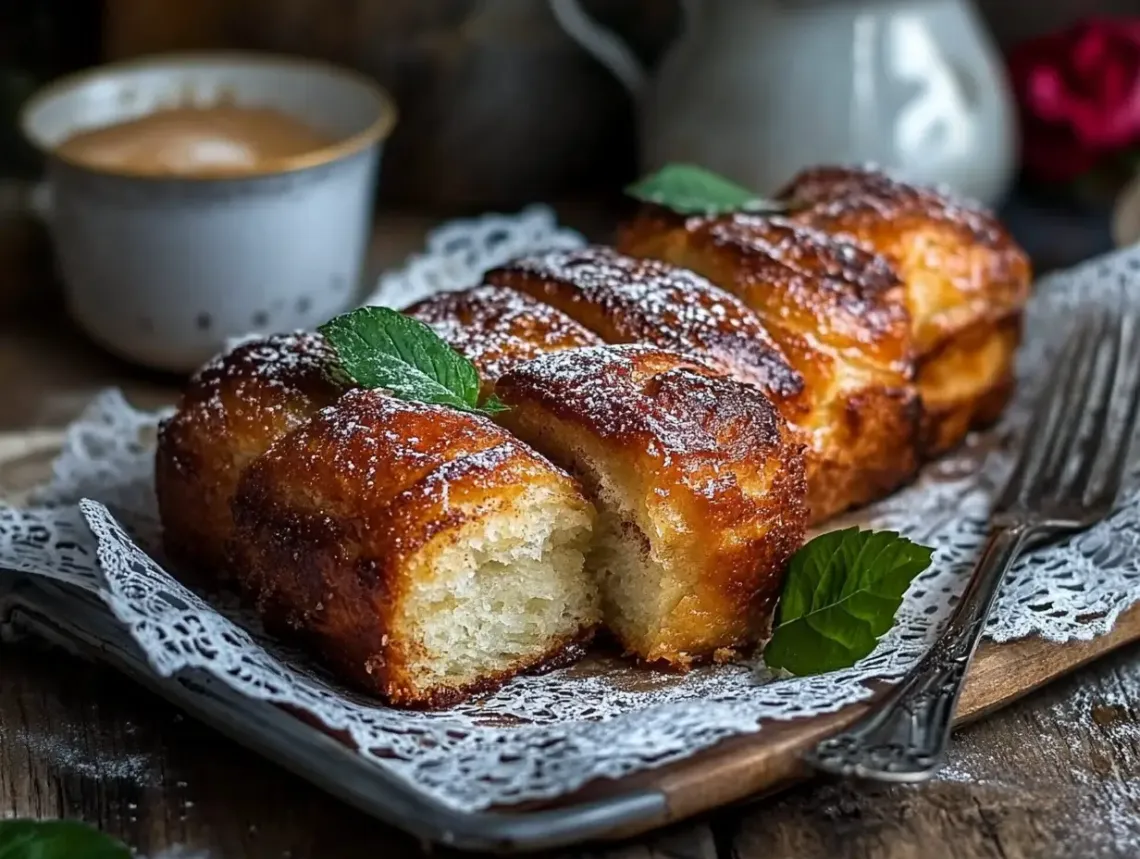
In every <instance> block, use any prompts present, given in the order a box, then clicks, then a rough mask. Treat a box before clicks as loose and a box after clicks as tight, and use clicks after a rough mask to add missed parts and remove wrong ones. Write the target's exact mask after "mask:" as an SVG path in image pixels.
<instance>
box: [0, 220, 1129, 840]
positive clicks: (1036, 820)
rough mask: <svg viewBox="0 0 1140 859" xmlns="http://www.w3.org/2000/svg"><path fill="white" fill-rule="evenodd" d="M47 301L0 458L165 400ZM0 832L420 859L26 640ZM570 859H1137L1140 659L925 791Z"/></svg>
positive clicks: (33, 326)
mask: <svg viewBox="0 0 1140 859" xmlns="http://www.w3.org/2000/svg"><path fill="white" fill-rule="evenodd" d="M424 228H425V222H424V221H423V220H420V219H414V218H413V219H393V218H386V219H384V220H382V221H381V224H380V229H379V230H378V232H377V240H376V242H375V248H374V251H375V252H374V261H375V262H376V264H377V265H384V264H389V263H391V262H393V261H396V260H398V259H400V258H402V257H403V255H404V254H406V253H407V252H408V250H410V249H414V248H415V247H417V246H418V244H419V242H420V240H421V237H422V235H423V230H424ZM33 291H36V290H33ZM43 293H44V294H40V295H34V296H33V300H31V301H30V302H25V305H24V308H23V309H22V310H21V311H19V312H9V313H8V314H7V315H5V316H0V441H2V440H3V439H4V438H9V439H11V438H13V437H16V436H17V435H20V434H23V433H26V432H27V431H28V430H29V429H30V428H35V427H39V428H47V427H58V426H60V425H62V424H63V423H64V422H66V421H67V420H68V419H70V418H71V417H73V416H74V415H75V413H76V411H77V410H78V409H79V408H81V407H82V405H83V403H84V402H85V401H86V400H87V399H88V398H89V397H90V395H91V394H92V393H93V392H94V391H95V390H97V389H99V388H100V387H103V386H105V385H108V384H117V385H120V386H122V387H123V388H124V389H125V390H126V391H127V392H128V394H129V396H130V397H131V398H132V399H133V400H134V401H135V402H136V403H138V404H140V405H156V404H160V403H165V402H169V401H170V400H171V398H172V397H173V395H174V392H175V391H176V389H177V380H176V379H171V378H167V377H162V376H158V375H154V374H149V373H145V372H143V371H140V370H137V369H135V368H132V367H129V366H127V365H125V364H122V363H120V362H117V361H115V360H114V359H111V358H108V357H107V356H105V355H103V354H102V353H100V352H99V351H98V350H96V349H95V348H94V347H92V346H90V345H88V344H87V343H86V342H85V341H84V340H83V339H82V337H80V336H79V335H78V334H77V333H76V332H75V331H74V330H73V329H72V327H71V326H70V324H69V323H68V322H67V321H66V320H65V319H64V317H63V316H62V314H61V312H60V311H59V309H58V306H57V303H56V301H55V300H54V299H53V298H52V296H51V295H50V291H48V290H47V288H46V287H44V289H43ZM4 478H5V475H4V473H3V469H2V468H0V485H3V483H4ZM2 816H33V817H58V816H68V817H81V818H83V819H86V820H88V821H90V822H92V823H94V824H96V825H98V826H100V827H101V828H103V829H104V830H106V831H108V832H110V833H112V834H114V835H116V836H118V837H120V838H122V839H124V840H125V841H126V842H128V843H129V844H130V845H131V846H133V847H135V848H137V849H138V850H139V851H140V853H141V854H142V855H144V856H147V857H151V859H155V857H159V856H163V857H168V859H173V857H182V859H190V857H198V856H201V857H227V859H228V857H251V859H262V857H266V859H268V857H292V859H354V857H375V856H408V857H412V856H417V855H420V854H421V853H423V852H424V849H423V848H422V846H421V845H419V844H417V843H416V842H415V841H413V840H412V839H410V838H409V837H407V836H405V835H403V834H402V833H400V832H399V831H397V830H394V829H391V828H388V827H385V826H383V825H381V824H379V823H376V822H374V821H372V820H370V819H368V818H366V817H365V816H363V815H361V814H359V813H357V812H355V811H353V810H351V809H350V808H348V807H346V806H344V805H341V804H340V803H338V802H337V801H335V800H333V799H331V798H329V797H327V796H326V795H324V794H322V793H321V792H319V791H318V790H317V789H315V788H313V787H311V786H309V785H308V784H307V783H305V782H302V781H301V780H299V779H297V778H295V777H293V776H292V775H289V774H287V773H285V772H284V771H282V770H280V769H278V768H277V767H275V766H273V765H271V764H269V763H267V762H265V761H263V760H262V759H260V758H258V757H256V756H255V755H253V754H251V753H249V752H247V751H245V750H244V749H242V748H240V747H238V746H236V745H234V744H233V743H231V742H230V741H228V740H226V739H224V738H223V737H221V736H220V735H218V734H216V733H214V732H213V731H212V730H210V729H209V728H206V727H204V726H202V725H199V724H197V723H195V722H193V721H191V720H189V719H186V718H183V717H182V716H181V715H180V714H179V713H178V712H177V711H176V710H174V709H173V708H171V707H170V706H169V705H167V704H166V703H164V702H163V701H161V700H159V699H158V698H156V697H154V696H152V695H151V694H149V693H147V692H145V691H143V690H142V689H140V688H138V687H136V686H134V685H133V684H132V683H130V682H129V681H127V680H124V679H122V678H121V677H119V676H117V675H115V674H114V673H113V672H111V671H110V670H107V669H104V668H102V667H97V666H92V665H89V664H86V663H83V662H81V661H79V660H77V659H75V658H73V657H71V656H68V655H65V654H62V653H60V652H58V651H55V650H51V649H48V648H46V647H44V646H41V645H40V644H38V643H36V642H34V641H26V642H20V643H15V644H6V645H3V646H0V817H2ZM572 854H573V855H580V856H585V855H589V856H593V857H600V856H606V857H611V856H612V857H615V859H616V857H623V859H625V857H629V859H634V857H651V856H668V857H677V859H689V857H692V859H761V857H764V859H812V857H821V859H822V857H826V859H840V857H868V859H869V858H870V857H877V858H878V857H881V859H887V857H892V859H910V857H922V859H938V857H943V856H945V857H963V859H982V857H995V859H1017V857H1082V859H1085V857H1088V859H1092V857H1140V646H1133V647H1129V648H1126V649H1124V650H1122V651H1119V652H1117V653H1115V654H1113V655H1111V656H1109V657H1106V658H1105V659H1103V660H1102V661H1100V662H1098V663H1096V664H1094V665H1093V666H1091V667H1088V668H1086V669H1084V670H1083V671H1082V672H1080V673H1078V674H1077V675H1075V676H1073V677H1070V678H1068V679H1065V680H1062V681H1060V682H1058V683H1056V684H1054V685H1053V686H1051V687H1049V688H1047V689H1045V690H1042V691H1040V692H1038V693H1036V694H1034V695H1032V696H1030V697H1029V698H1027V699H1025V700H1023V701H1022V702H1020V703H1018V704H1016V705H1014V706H1012V707H1010V708H1009V709H1007V710H1004V711H1002V712H1000V713H997V714H995V715H993V716H991V717H989V718H988V719H986V720H985V721H983V722H980V723H978V724H975V725H973V726H971V727H969V728H966V729H965V730H963V731H962V732H961V733H960V734H959V735H958V738H957V740H956V742H955V744H954V746H953V748H952V751H951V756H950V761H949V765H948V766H947V768H946V769H945V770H944V771H943V774H942V776H941V778H940V779H939V780H938V781H937V782H935V783H933V784H928V785H924V786H919V787H889V788H888V787H882V786H876V785H865V784H839V783H815V784H810V785H805V786H803V787H801V788H798V789H796V790H793V791H792V792H790V793H786V794H783V795H781V796H779V797H775V798H771V799H766V800H758V801H756V802H754V803H750V804H748V805H742V806H738V807H734V808H729V809H724V810H722V811H720V812H718V813H716V814H715V815H712V816H709V817H706V818H704V819H699V820H695V821H692V822H690V823H687V824H683V825H680V826H677V827H675V828H674V829H672V830H667V831H664V832H661V833H658V834H656V835H653V836H651V837H647V838H642V839H639V840H637V841H636V842H633V843H628V844H622V845H616V846H611V847H605V848H596V849H594V850H591V851H588V852H587V851H578V852H572ZM565 855H571V854H565ZM76 859H82V857H76Z"/></svg>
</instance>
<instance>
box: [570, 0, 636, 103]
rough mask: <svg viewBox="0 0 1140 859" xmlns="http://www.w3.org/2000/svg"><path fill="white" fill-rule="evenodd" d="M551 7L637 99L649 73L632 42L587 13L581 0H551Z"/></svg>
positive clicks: (572, 34) (580, 43)
mask: <svg viewBox="0 0 1140 859" xmlns="http://www.w3.org/2000/svg"><path fill="white" fill-rule="evenodd" d="M550 11H551V12H552V13H553V14H554V17H555V19H556V20H557V21H558V23H559V25H560V26H561V27H562V29H563V30H564V31H565V32H566V35H568V36H569V37H570V38H572V39H573V40H574V41H575V42H577V43H578V44H579V45H581V46H582V47H583V48H585V49H586V51H588V52H589V53H590V54H591V55H592V56H593V57H594V59H596V60H597V61H598V62H599V63H601V64H602V65H603V66H605V67H606V68H607V69H609V70H610V72H611V73H612V74H613V76H614V77H615V78H617V79H618V80H619V81H620V82H621V84H622V85H623V86H624V87H625V88H626V89H627V90H629V93H630V95H632V96H633V97H634V99H637V98H638V97H639V96H640V95H641V93H642V92H643V91H644V90H645V85H646V81H647V79H648V77H649V76H648V73H647V72H646V70H645V67H644V66H643V65H642V64H641V61H640V60H639V59H638V58H637V55H636V54H635V53H634V52H633V50H632V49H631V48H630V47H629V45H627V44H626V43H625V42H623V41H622V40H621V39H620V38H618V36H617V35H616V34H615V33H614V32H613V31H612V30H610V29H608V28H606V27H603V26H602V25H601V24H599V23H598V22H597V21H595V20H594V19H593V18H591V17H590V16H589V15H588V14H586V12H585V10H583V9H582V7H581V5H580V4H579V3H578V0H550Z"/></svg>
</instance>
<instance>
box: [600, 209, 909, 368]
mask: <svg viewBox="0 0 1140 859" xmlns="http://www.w3.org/2000/svg"><path fill="white" fill-rule="evenodd" d="M618 248H619V249H621V250H624V251H626V252H628V253H632V254H635V255H637V256H653V257H656V258H659V259H666V260H675V259H684V260H686V261H687V262H691V263H693V264H695V265H698V266H700V265H701V257H704V256H708V257H712V258H716V259H718V261H720V263H721V267H723V268H724V269H726V270H727V269H729V268H731V270H732V276H731V278H729V276H728V275H727V272H726V271H720V270H719V269H718V272H717V273H718V274H719V275H720V276H721V279H724V280H726V281H728V282H729V283H730V285H729V286H726V285H725V284H724V283H719V282H717V280H716V279H713V278H710V279H712V280H713V282H714V283H717V285H718V286H720V287H721V288H725V289H728V291H729V292H732V293H733V294H734V295H736V296H737V297H738V298H740V299H741V300H742V301H743V302H744V303H745V304H746V305H747V306H748V307H750V308H752V310H754V311H756V312H757V313H759V315H760V317H761V319H762V321H763V322H764V324H765V325H766V326H767V327H768V328H769V330H771V327H772V326H773V325H778V326H779V327H780V328H781V329H783V330H786V331H790V332H793V333H797V334H801V335H803V334H810V335H811V336H812V337H814V338H815V339H818V340H819V341H820V342H821V343H823V344H825V345H827V346H828V347H829V348H831V349H832V350H834V351H835V352H836V353H837V354H839V355H842V356H844V357H848V358H851V359H852V360H856V361H861V362H867V363H871V364H873V365H876V366H881V367H883V368H884V369H889V370H892V371H894V372H896V373H900V374H903V375H906V374H908V373H913V369H914V368H913V358H914V356H913V354H912V347H911V340H910V316H909V314H908V313H907V310H906V306H905V303H904V292H903V284H902V282H901V281H900V280H899V278H898V276H897V275H896V274H895V272H894V270H893V269H892V268H891V266H890V264H889V263H888V262H887V260H886V259H884V258H883V257H881V256H878V255H876V254H873V253H870V252H868V251H867V250H865V249H864V248H861V247H859V246H857V245H854V244H852V243H851V242H844V241H839V240H836V239H834V238H833V237H831V236H829V235H827V234H825V233H822V232H820V231H818V230H813V229H811V228H808V227H804V226H803V225H800V224H796V223H794V222H792V221H789V220H787V219H785V218H774V217H764V216H761V215H751V214H745V213H736V214H729V215H722V216H718V217H712V218H706V217H689V218H682V217H679V216H677V215H674V214H673V213H671V212H668V211H666V210H664V209H661V208H660V207H657V206H647V207H645V208H644V209H643V210H642V211H641V212H640V213H639V214H638V216H637V217H636V218H635V219H634V220H632V221H631V222H630V223H629V224H627V225H625V226H624V227H623V228H622V230H621V232H620V235H619V239H618ZM678 264H680V265H684V266H685V267H686V268H692V267H693V266H692V265H685V263H678ZM695 270H696V271H698V272H699V271H701V269H700V268H697V269H695ZM773 336H775V332H773ZM778 339H779V338H777V341H778Z"/></svg>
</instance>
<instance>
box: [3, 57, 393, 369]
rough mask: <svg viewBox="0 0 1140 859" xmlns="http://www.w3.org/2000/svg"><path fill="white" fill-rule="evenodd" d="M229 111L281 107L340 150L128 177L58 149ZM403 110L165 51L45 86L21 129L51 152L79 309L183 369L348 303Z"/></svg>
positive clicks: (145, 353) (311, 69)
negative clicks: (173, 110)
mask: <svg viewBox="0 0 1140 859" xmlns="http://www.w3.org/2000/svg"><path fill="white" fill-rule="evenodd" d="M221 102H224V103H226V104H232V105H237V106H244V105H249V106H257V107H268V108H274V109H276V110H279V111H281V112H282V113H285V114H287V115H289V116H292V117H294V118H297V119H299V120H301V121H302V122H304V123H306V124H307V125H309V126H310V127H312V128H314V129H316V130H318V131H321V132H324V133H325V134H326V135H327V136H329V137H330V138H331V139H332V140H333V142H332V143H331V144H329V145H327V146H324V147H321V148H319V149H315V150H313V151H311V152H306V153H303V154H302V155H299V156H296V157H294V158H291V159H287V160H282V161H277V162H274V163H273V165H272V168H271V169H268V170H265V171H262V172H258V173H253V174H250V175H242V176H240V177H225V178H195V177H181V176H179V177H170V176H162V177H155V176H147V175H141V174H139V175H131V173H130V172H129V170H127V169H119V168H116V169H114V170H107V169H101V168H98V167H92V166H89V165H85V164H82V163H76V162H74V161H67V160H64V159H63V158H62V157H60V156H59V155H58V154H57V153H56V152H55V149H56V147H57V146H58V145H59V144H60V143H62V142H63V141H64V140H66V139H67V138H68V137H70V136H71V135H73V134H75V133H77V132H79V131H84V130H88V129H92V128H99V127H103V126H108V125H113V124H116V123H120V122H124V121H127V120H130V119H135V118H138V117H140V116H144V115H146V114H148V113H151V112H154V111H155V110H158V109H161V108H168V107H185V106H190V105H193V106H199V107H205V106H209V105H211V104H217V103H221ZM395 114H396V111H395V107H394V106H393V104H392V101H391V99H390V98H389V97H388V96H387V95H386V94H385V93H384V91H383V90H381V89H380V88H379V87H378V86H376V85H375V84H373V83H372V82H371V81H370V80H368V79H367V78H364V77H362V76H359V75H356V74H355V73H352V72H349V71H346V70H343V69H340V68H337V67H335V66H330V65H326V64H323V63H317V62H312V61H308V60H301V59H294V58H290V57H273V56H264V55H258V54H232V53H226V54H195V55H169V56H160V57H155V58H153V59H144V60H139V61H133V62H130V63H123V64H117V65H109V66H103V67H100V68H97V69H94V70H92V71H89V72H84V73H81V74H78V75H75V76H72V77H68V78H65V79H62V80H60V81H57V82H55V83H53V84H51V85H49V86H48V87H47V88H46V89H44V90H43V91H41V92H40V93H38V94H36V95H35V96H33V97H32V99H31V100H30V101H29V102H28V104H27V105H26V106H25V108H24V110H23V113H22V116H21V124H22V126H23V129H24V132H25V134H26V135H27V136H28V138H29V139H30V140H31V141H32V142H33V143H34V144H36V145H37V146H38V147H39V148H40V149H41V150H42V151H43V152H44V153H45V155H46V156H47V179H48V189H49V192H50V205H49V207H48V208H49V211H48V213H47V219H48V222H49V225H50V228H51V232H52V235H53V238H54V241H55V246H56V252H57V257H58V261H59V267H60V272H61V274H62V277H63V281H64V286H65V294H66V299H67V306H68V309H69V311H70V313H71V314H72V316H73V317H74V319H75V320H76V322H77V323H78V324H79V325H80V326H81V327H82V328H83V329H84V330H85V331H86V332H87V333H88V334H89V335H90V336H91V337H92V339H94V340H95V341H97V342H98V343H100V344H102V345H103V346H104V347H106V348H107V349H108V350H109V351H112V352H114V353H116V354H118V355H120V356H122V357H124V358H127V359H129V360H132V361H135V362H138V363H141V364H146V365H148V366H151V367H155V368H159V369H164V370H172V371H176V372H185V371H188V370H192V369H194V368H195V367H197V366H198V365H199V364H201V363H202V362H203V361H205V360H207V359H208V358H209V357H210V356H212V355H213V354H215V353H216V352H217V351H218V350H219V349H221V348H222V346H223V345H224V344H225V342H226V341H227V339H229V338H232V337H236V336H240V335H243V334H247V333H251V332H269V331H285V330H291V329H296V328H308V327H312V326H314V325H316V324H319V323H320V322H322V321H324V320H325V319H327V318H328V317H330V316H332V315H335V314H336V313H338V312H340V311H342V310H344V309H346V308H348V307H349V306H350V305H351V304H352V303H353V301H354V299H355V297H356V295H357V289H358V286H359V281H360V277H361V273H362V268H363V263H364V257H365V253H366V250H367V244H368V237H369V232H370V225H371V212H372V198H373V194H374V189H375V184H376V183H375V179H376V171H377V167H378V164H379V157H380V151H381V148H382V143H383V140H384V138H385V137H386V135H387V134H388V132H389V130H390V129H391V128H392V126H393V124H394V122H395Z"/></svg>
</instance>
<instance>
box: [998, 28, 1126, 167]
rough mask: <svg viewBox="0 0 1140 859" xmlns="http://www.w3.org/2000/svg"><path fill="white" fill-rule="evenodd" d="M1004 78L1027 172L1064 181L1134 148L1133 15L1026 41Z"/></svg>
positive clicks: (1016, 51) (1011, 62)
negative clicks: (1015, 107) (1014, 101)
mask: <svg viewBox="0 0 1140 859" xmlns="http://www.w3.org/2000/svg"><path fill="white" fill-rule="evenodd" d="M1010 75H1011V78H1012V81H1013V87H1014V91H1015V92H1016V93H1017V98H1018V102H1019V104H1020V107H1021V114H1022V117H1021V119H1022V135H1021V136H1022V148H1023V152H1022V157H1023V163H1024V166H1025V169H1026V171H1027V172H1028V173H1030V174H1031V175H1033V176H1035V177H1037V178H1039V179H1044V180H1046V181H1067V180H1070V179H1073V178H1075V177H1077V176H1079V175H1080V174H1082V173H1086V172H1088V171H1089V170H1090V169H1092V168H1093V167H1095V166H1096V165H1097V164H1098V163H1099V162H1100V161H1101V160H1103V159H1104V158H1105V157H1106V156H1108V155H1112V154H1115V153H1118V152H1120V151H1121V150H1123V149H1126V148H1128V147H1130V146H1133V145H1135V144H1137V143H1140V18H1126V19H1093V20H1088V21H1085V22H1082V23H1081V24H1078V25H1077V26H1075V27H1073V28H1072V29H1070V30H1066V31H1064V32H1061V33H1056V34H1053V35H1049V36H1044V37H1042V38H1039V39H1034V40H1032V41H1029V42H1026V43H1024V44H1023V45H1021V46H1020V47H1019V48H1017V50H1015V51H1014V53H1013V54H1012V55H1011V57H1010Z"/></svg>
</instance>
